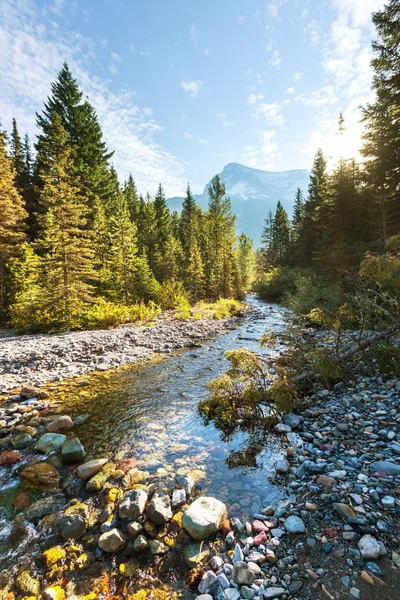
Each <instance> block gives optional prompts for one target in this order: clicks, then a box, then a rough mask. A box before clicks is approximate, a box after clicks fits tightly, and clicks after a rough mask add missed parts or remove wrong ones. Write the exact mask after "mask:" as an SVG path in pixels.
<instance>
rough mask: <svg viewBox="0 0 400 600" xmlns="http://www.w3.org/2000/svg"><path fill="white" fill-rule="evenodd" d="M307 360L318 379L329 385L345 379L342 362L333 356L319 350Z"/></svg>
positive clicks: (308, 355) (312, 353) (309, 355)
mask: <svg viewBox="0 0 400 600" xmlns="http://www.w3.org/2000/svg"><path fill="white" fill-rule="evenodd" d="M306 358H307V361H308V364H309V365H310V367H311V369H312V371H313V373H314V375H315V376H316V378H317V379H323V380H324V381H326V382H327V383H335V382H336V381H339V380H340V379H342V378H343V376H344V374H343V370H342V367H341V364H340V361H339V360H338V358H337V357H336V356H334V355H333V354H329V353H328V352H327V351H324V350H320V349H317V350H314V352H311V353H310V354H307V356H306Z"/></svg>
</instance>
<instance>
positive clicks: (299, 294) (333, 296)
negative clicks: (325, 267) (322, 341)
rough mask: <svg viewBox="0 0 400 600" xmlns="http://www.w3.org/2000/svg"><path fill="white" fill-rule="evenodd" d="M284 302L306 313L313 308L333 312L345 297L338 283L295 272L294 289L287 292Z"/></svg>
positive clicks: (295, 309)
mask: <svg viewBox="0 0 400 600" xmlns="http://www.w3.org/2000/svg"><path fill="white" fill-rule="evenodd" d="M285 303H286V304H287V305H288V306H289V307H290V308H292V309H293V310H294V311H296V312H297V313H299V314H302V315H308V314H310V313H311V311H312V310H313V309H314V308H324V309H326V310H329V311H332V312H335V311H336V310H337V309H338V308H339V307H340V306H342V305H343V304H344V303H345V297H344V292H343V290H342V289H341V287H340V286H339V285H338V284H335V283H332V282H329V281H327V280H326V279H324V278H322V277H318V276H317V275H303V274H300V273H297V274H296V277H295V290H294V291H290V292H288V294H287V295H286V297H285Z"/></svg>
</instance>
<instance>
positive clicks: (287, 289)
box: [255, 267, 296, 301]
mask: <svg viewBox="0 0 400 600" xmlns="http://www.w3.org/2000/svg"><path fill="white" fill-rule="evenodd" d="M255 290H256V292H257V294H258V295H259V296H260V298H262V299H263V300H273V301H277V300H281V299H282V298H283V297H284V296H285V295H287V294H294V293H295V291H296V271H295V270H293V269H289V267H275V268H274V269H272V270H271V271H269V272H268V273H264V274H263V276H262V279H261V280H260V281H259V282H258V283H257V284H256V286H255Z"/></svg>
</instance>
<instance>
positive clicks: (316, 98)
mask: <svg viewBox="0 0 400 600" xmlns="http://www.w3.org/2000/svg"><path fill="white" fill-rule="evenodd" d="M296 100H300V101H302V102H303V103H304V104H310V105H312V106H325V105H327V104H336V103H337V102H338V100H339V98H338V96H337V94H336V91H335V88H334V87H333V86H332V85H326V86H324V87H322V88H321V89H319V90H315V91H314V92H311V93H310V94H300V95H299V96H296Z"/></svg>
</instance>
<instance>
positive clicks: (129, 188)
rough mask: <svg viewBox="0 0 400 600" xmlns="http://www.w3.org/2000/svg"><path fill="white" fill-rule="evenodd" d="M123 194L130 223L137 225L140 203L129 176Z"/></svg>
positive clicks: (134, 185)
mask: <svg viewBox="0 0 400 600" xmlns="http://www.w3.org/2000/svg"><path fill="white" fill-rule="evenodd" d="M124 194H125V199H126V203H127V205H128V210H129V215H130V218H131V221H133V222H134V223H136V224H137V222H138V219H139V210H140V203H139V198H138V195H137V190H136V184H135V182H134V181H133V177H132V175H131V174H130V175H129V177H128V180H127V181H126V182H125V184H124Z"/></svg>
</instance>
